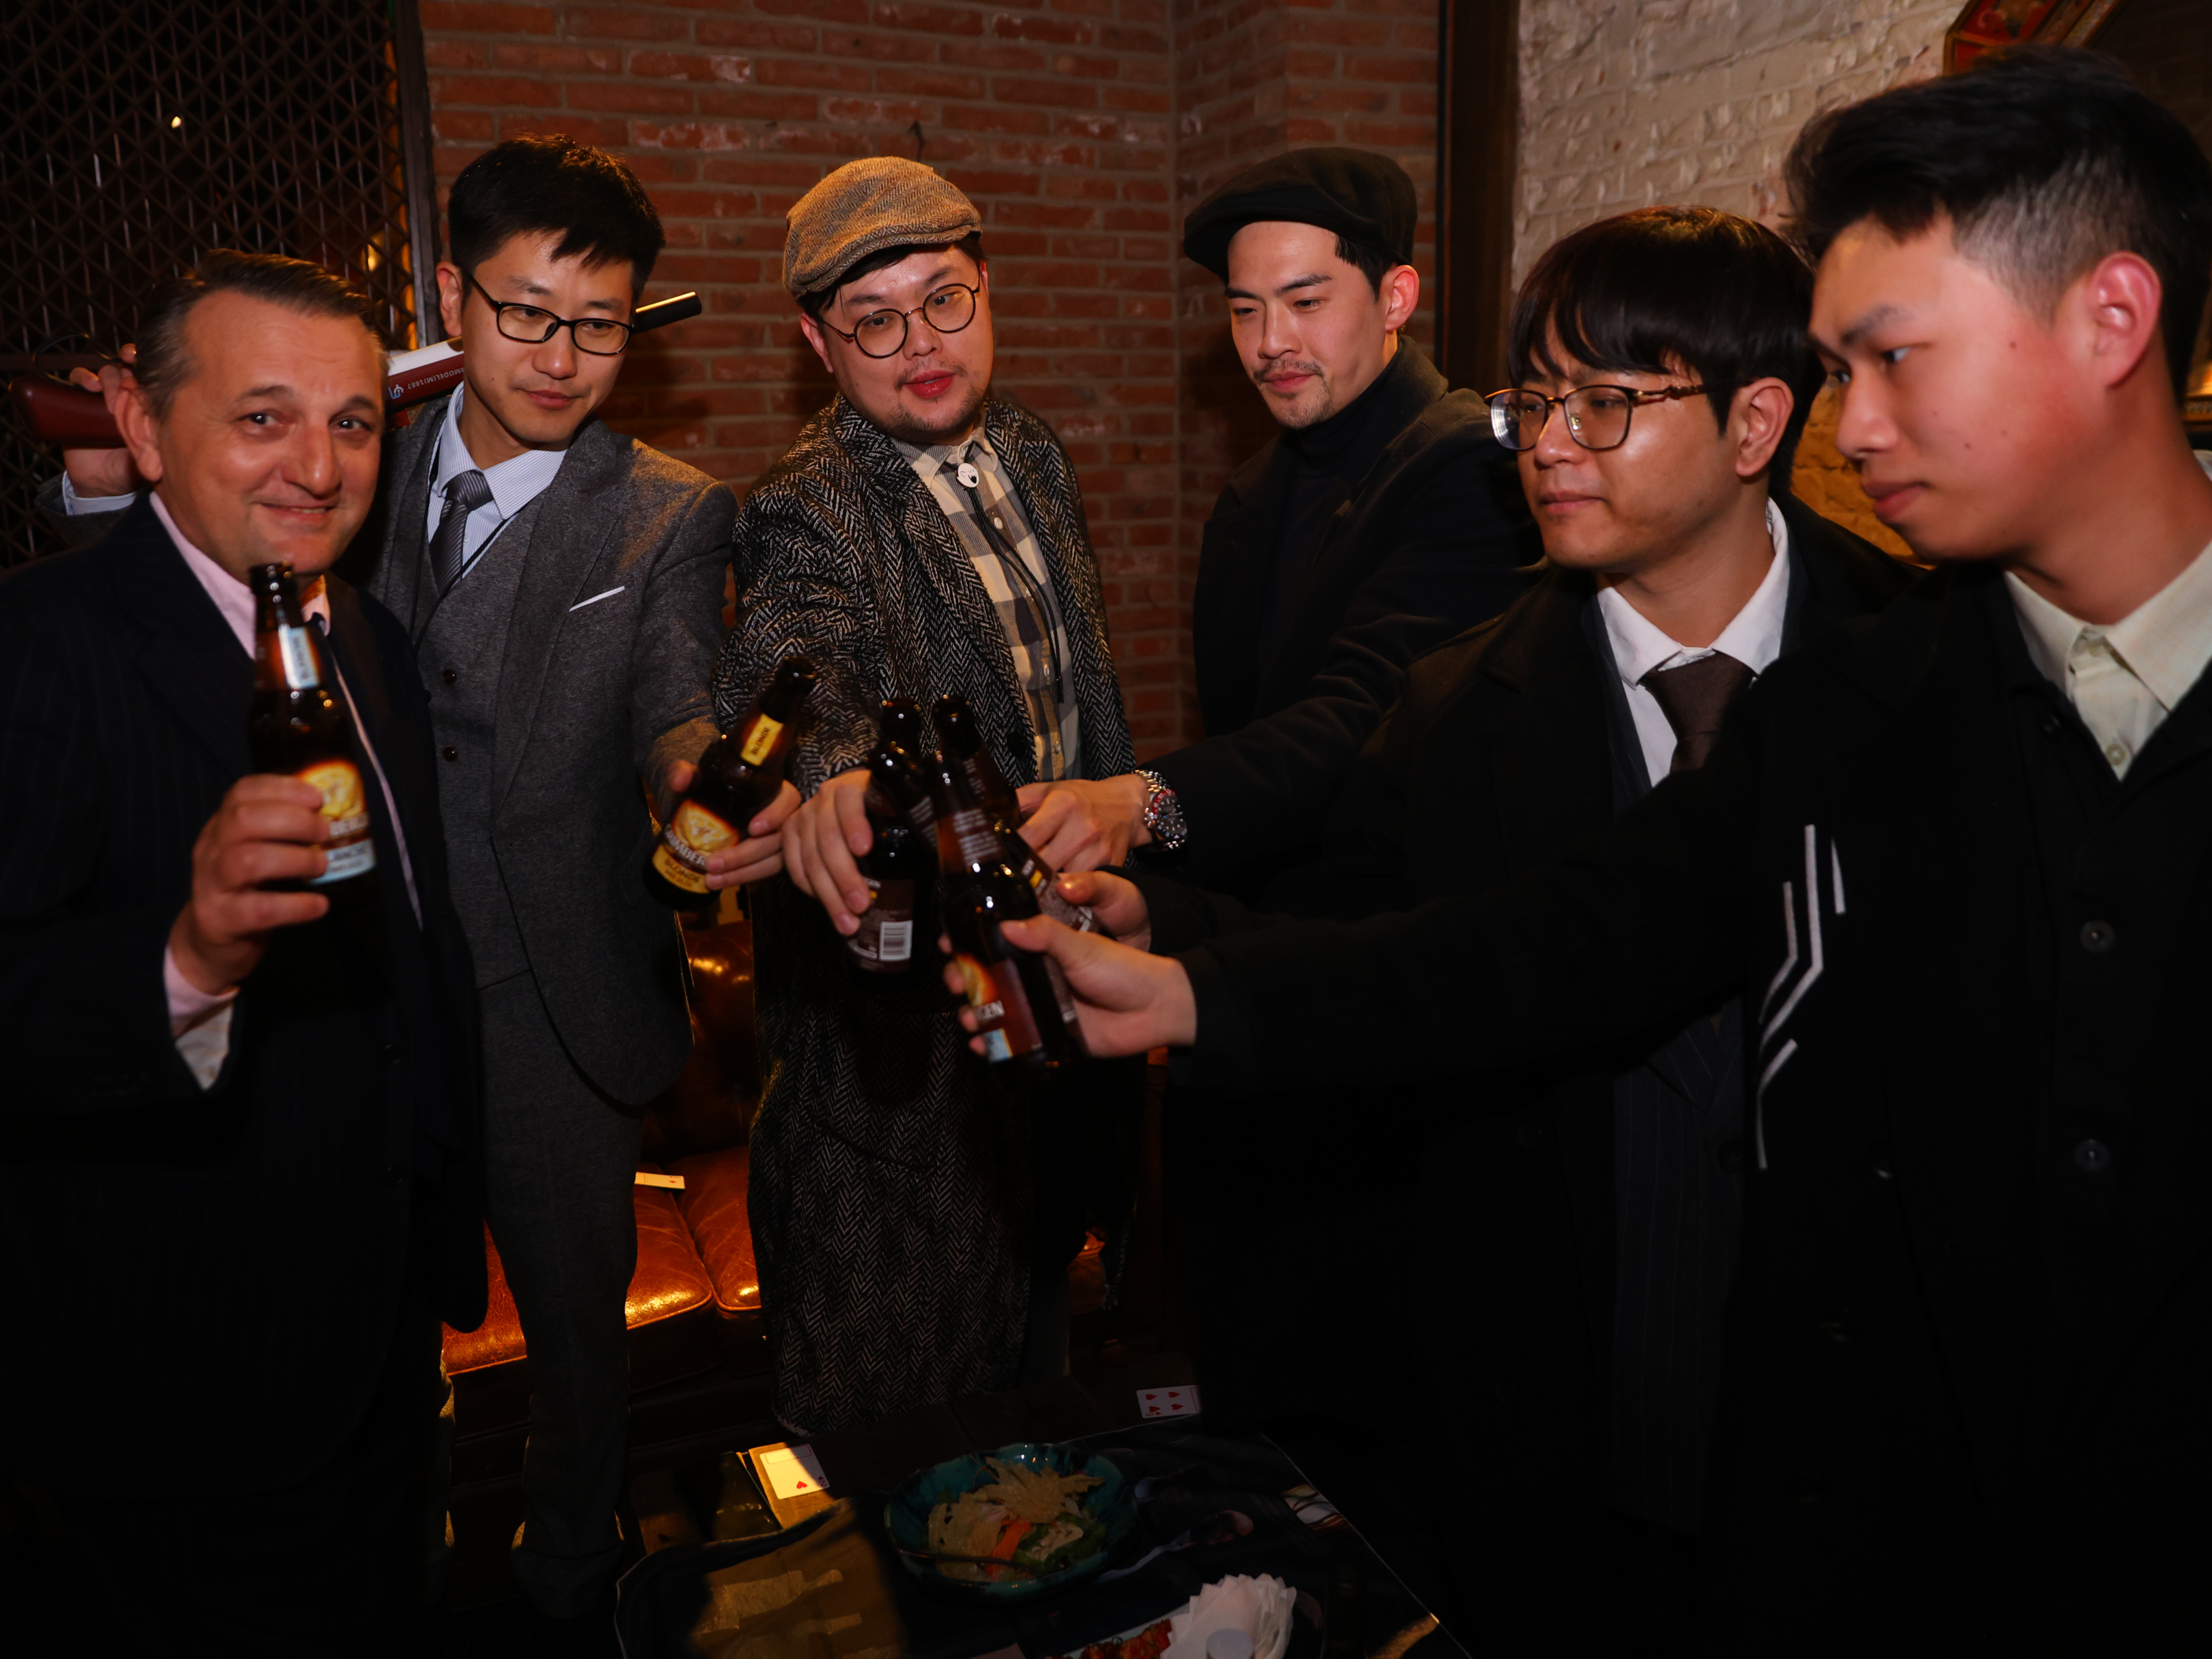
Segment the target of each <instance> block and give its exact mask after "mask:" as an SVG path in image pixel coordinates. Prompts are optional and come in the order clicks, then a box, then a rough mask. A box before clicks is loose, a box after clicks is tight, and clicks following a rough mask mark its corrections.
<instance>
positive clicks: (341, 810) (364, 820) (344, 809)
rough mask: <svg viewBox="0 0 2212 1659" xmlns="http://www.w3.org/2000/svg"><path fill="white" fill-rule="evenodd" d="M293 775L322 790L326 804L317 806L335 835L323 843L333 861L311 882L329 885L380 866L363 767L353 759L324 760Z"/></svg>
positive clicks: (330, 860) (312, 884) (310, 883)
mask: <svg viewBox="0 0 2212 1659" xmlns="http://www.w3.org/2000/svg"><path fill="white" fill-rule="evenodd" d="M293 775H294V776H295V777H296V778H298V779H299V780H300V781H301V782H302V783H305V784H309V785H312V786H313V787H314V788H316V789H318V790H319V791H321V793H322V797H323V804H322V805H321V806H319V807H318V808H317V809H316V810H317V811H319V812H321V813H322V815H323V816H324V817H325V818H327V819H329V820H330V825H331V838H330V840H328V841H327V842H325V843H324V844H323V854H324V856H325V858H326V859H328V860H329V864H328V866H327V867H325V870H324V871H323V873H322V874H321V875H319V876H315V877H312V878H310V879H309V880H308V883H307V884H308V885H309V886H310V887H327V886H329V885H331V883H333V882H340V881H345V880H348V879H349V878H352V877H355V876H357V875H360V874H362V872H364V871H368V870H374V868H376V842H375V839H374V837H373V836H371V835H370V834H369V832H368V795H367V793H365V792H364V791H363V789H362V781H361V769H360V768H359V767H357V766H356V765H355V764H354V763H352V762H351V761H349V760H323V761H317V762H316V763H314V764H313V766H307V767H302V768H301V769H300V770H299V771H298V772H295V774H293Z"/></svg>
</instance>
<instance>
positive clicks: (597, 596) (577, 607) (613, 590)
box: [568, 582, 629, 611]
mask: <svg viewBox="0 0 2212 1659" xmlns="http://www.w3.org/2000/svg"><path fill="white" fill-rule="evenodd" d="M628 586H629V583H628V582H624V583H623V586H622V587H610V588H609V589H607V591H606V592H604V593H594V594H592V597H591V598H590V599H579V600H577V601H576V603H575V604H574V605H570V606H569V607H568V609H569V610H571V611H581V610H582V609H583V608H584V607H585V606H586V605H597V604H598V603H599V601H600V600H601V599H612V598H614V596H615V595H616V594H617V593H619V592H622V591H623V587H628Z"/></svg>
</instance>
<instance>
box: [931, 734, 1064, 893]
mask: <svg viewBox="0 0 2212 1659" xmlns="http://www.w3.org/2000/svg"><path fill="white" fill-rule="evenodd" d="M937 729H938V732H939V734H940V735H941V736H942V738H944V741H945V756H946V757H947V758H948V759H950V760H951V762H952V763H953V765H954V766H955V768H956V769H957V770H958V771H959V773H960V775H961V777H962V779H963V781H965V782H966V784H967V786H968V787H969V791H970V792H971V793H973V794H974V795H975V799H976V801H977V802H978V803H979V804H980V805H981V806H982V808H983V811H985V812H987V814H989V816H990V818H991V823H992V826H993V827H994V829H997V830H998V832H999V834H1000V836H1001V837H1002V838H1003V839H1004V841H1005V842H1006V860H1007V862H1008V863H1010V864H1012V866H1013V867H1014V871H1015V873H1016V874H1018V875H1019V876H1020V877H1021V878H1022V879H1023V880H1024V881H1025V882H1027V883H1028V884H1030V891H1031V892H1033V893H1035V894H1036V901H1037V908H1039V909H1041V910H1042V911H1043V912H1044V913H1045V915H1048V916H1050V917H1051V918H1052V919H1053V920H1054V921H1057V922H1060V923H1062V924H1064V925H1065V926H1066V927H1073V928H1074V929H1075V931H1076V932H1077V933H1096V932H1097V928H1098V918H1097V916H1095V915H1092V914H1091V907H1090V906H1089V905H1087V904H1071V903H1070V902H1068V901H1067V900H1066V899H1065V898H1063V897H1061V896H1060V888H1059V886H1058V884H1056V883H1055V882H1054V871H1053V867H1052V866H1050V865H1049V864H1047V863H1046V862H1045V861H1044V860H1042V859H1041V858H1039V857H1038V856H1037V854H1036V848H1033V847H1031V846H1030V844H1029V842H1026V841H1024V840H1023V839H1022V832H1021V817H1022V808H1021V799H1020V797H1018V795H1016V794H1015V793H1014V787H1013V785H1012V784H1010V783H1008V782H1007V781H1006V774H1005V773H1004V772H1001V771H1000V769H999V763H998V762H997V761H995V760H994V759H992V758H991V750H990V745H989V744H986V743H985V742H984V741H983V728H982V726H981V722H980V721H978V720H976V718H975V710H974V709H973V708H969V706H968V699H967V698H965V697H962V696H954V695H953V694H952V693H951V692H949V691H948V692H947V693H945V696H941V697H939V699H938V700H937Z"/></svg>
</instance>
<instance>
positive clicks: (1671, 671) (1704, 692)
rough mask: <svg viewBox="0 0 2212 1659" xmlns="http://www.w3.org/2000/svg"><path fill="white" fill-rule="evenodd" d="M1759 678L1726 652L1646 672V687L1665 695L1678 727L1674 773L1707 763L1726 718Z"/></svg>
mask: <svg viewBox="0 0 2212 1659" xmlns="http://www.w3.org/2000/svg"><path fill="white" fill-rule="evenodd" d="M1752 679H1753V674H1752V671H1751V670H1750V669H1748V668H1747V667H1745V666H1744V665H1743V664H1741V663H1740V662H1738V661H1737V660H1736V659H1735V658H1734V657H1731V656H1729V654H1728V653H1726V652H1724V651H1716V652H1714V653H1712V654H1711V656H1709V657H1700V658H1699V659H1697V660H1696V661H1695V662H1686V663H1684V664H1682V665H1681V666H1680V667H1679V668H1655V669H1653V670H1652V671H1650V673H1648V674H1646V675H1645V676H1644V690H1646V691H1649V692H1650V694H1651V695H1652V696H1655V697H1656V698H1657V699H1658V700H1659V708H1660V710H1661V712H1662V713H1663V714H1665V715H1666V716H1667V724H1668V725H1669V726H1673V727H1674V760H1673V761H1672V762H1671V763H1668V768H1667V770H1668V773H1669V774H1672V773H1675V772H1693V771H1695V770H1696V769H1698V768H1699V767H1700V766H1703V765H1704V764H1705V757H1706V756H1708V755H1710V754H1711V753H1712V752H1713V739H1714V738H1717V737H1719V736H1720V734H1721V717H1722V716H1723V715H1724V714H1727V713H1728V706H1729V704H1730V703H1731V702H1735V694H1736V693H1737V692H1739V691H1741V690H1743V688H1744V687H1745V686H1747V685H1749V684H1751V682H1752Z"/></svg>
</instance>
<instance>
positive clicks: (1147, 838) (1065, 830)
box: [1018, 772, 1152, 870]
mask: <svg viewBox="0 0 2212 1659" xmlns="http://www.w3.org/2000/svg"><path fill="white" fill-rule="evenodd" d="M1018 799H1019V800H1020V802H1021V807H1022V811H1023V813H1024V818H1023V822H1022V839H1023V840H1024V841H1025V842H1029V844H1030V846H1031V847H1033V848H1036V854H1037V856H1038V857H1039V858H1041V859H1042V860H1044V861H1045V862H1046V863H1047V864H1049V865H1050V866H1052V867H1053V868H1054V869H1055V870H1096V869H1097V868H1099V867H1100V866H1111V865H1116V864H1119V863H1121V860H1123V859H1125V858H1127V857H1128V856H1129V849H1130V848H1132V847H1146V846H1149V845H1151V843H1152V831H1151V830H1149V829H1146V828H1145V781H1144V780H1143V779H1142V778H1140V777H1139V776H1138V775H1136V774H1135V773H1134V772H1125V773H1124V774H1122V775H1121V776H1120V777H1118V778H1109V779H1107V780H1106V781H1104V782H1103V783H1094V782H1092V781H1091V780H1090V779H1088V778H1062V779H1060V781H1058V782H1056V783H1032V784H1027V785H1025V786H1024V787H1023V788H1022V790H1021V793H1020V794H1019V796H1018Z"/></svg>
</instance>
